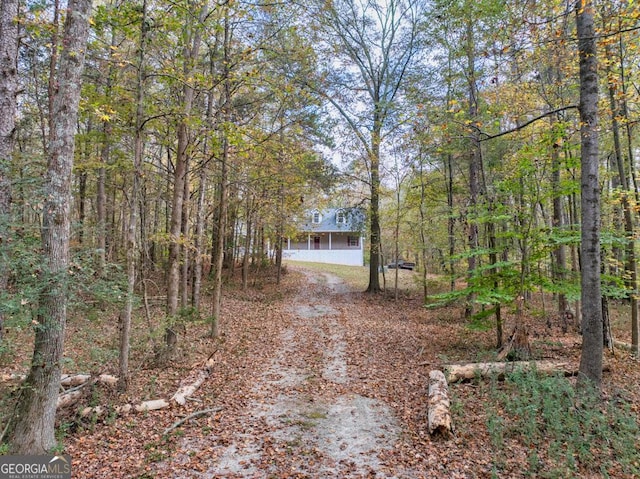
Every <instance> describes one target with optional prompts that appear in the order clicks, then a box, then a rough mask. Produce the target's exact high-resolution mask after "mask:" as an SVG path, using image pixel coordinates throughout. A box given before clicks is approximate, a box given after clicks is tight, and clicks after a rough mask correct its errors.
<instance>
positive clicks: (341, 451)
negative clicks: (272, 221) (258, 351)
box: [177, 272, 411, 478]
mask: <svg viewBox="0 0 640 479" xmlns="http://www.w3.org/2000/svg"><path fill="white" fill-rule="evenodd" d="M305 274H306V278H307V281H308V283H309V287H307V288H302V292H301V293H300V294H299V295H298V296H297V297H296V298H295V299H294V301H293V302H292V304H291V306H290V308H289V312H290V314H291V315H292V318H291V319H292V320H291V322H290V324H289V326H288V327H286V328H285V329H284V330H283V331H282V332H281V334H280V338H279V342H278V343H279V346H278V348H277V350H275V351H273V356H272V358H271V360H270V366H269V367H268V369H267V370H266V371H264V373H263V374H262V375H261V376H260V377H259V378H258V380H257V382H256V383H255V384H254V386H253V388H252V389H251V391H250V398H249V400H248V401H247V407H246V408H245V409H244V410H243V411H242V412H241V415H240V417H238V418H237V422H236V425H237V427H238V430H237V431H235V432H236V433H235V434H234V435H232V436H230V438H229V439H228V441H227V442H226V443H224V444H218V445H216V446H214V447H213V448H212V452H213V455H214V456H215V457H216V458H217V459H216V460H215V461H211V463H210V464H209V466H208V468H207V469H206V470H205V471H202V472H201V473H198V475H193V476H190V477H203V478H204V477H206V478H218V477H234V478H235V477H238V478H254V477H255V478H258V477H273V478H281V477H309V478H311V477H313V478H325V477H326V478H334V477H335V478H338V477H339V478H356V477H380V478H394V477H400V476H397V475H395V473H394V472H393V471H390V470H389V469H388V468H386V467H385V465H384V463H383V461H382V460H381V458H380V454H381V453H383V452H384V451H389V450H391V449H393V447H394V444H395V443H396V441H397V439H398V437H399V435H400V425H399V423H398V420H397V418H396V417H394V415H393V413H392V411H391V408H389V407H388V405H386V404H385V403H384V402H383V401H382V400H380V399H375V398H370V397H365V396H363V395H361V394H358V392H356V391H355V390H354V389H353V388H352V386H353V385H354V384H356V383H357V378H354V377H352V375H351V373H350V370H349V360H348V354H349V350H348V348H347V344H346V341H345V329H344V325H343V321H344V320H345V310H347V309H348V308H349V300H348V298H349V291H348V288H347V287H346V286H345V285H344V284H343V283H342V282H341V281H340V280H339V279H338V278H337V277H335V276H332V275H330V274H327V273H310V272H306V273H305ZM211 439H213V440H214V441H215V439H216V438H211ZM189 441H190V439H189V438H188V437H185V438H184V439H183V444H182V450H187V449H193V447H196V445H195V444H192V445H189ZM185 459H186V458H182V460H185ZM177 461H178V462H180V461H181V459H180V458H179V457H178V458H177ZM402 477H411V476H402Z"/></svg>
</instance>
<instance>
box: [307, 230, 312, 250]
mask: <svg viewBox="0 0 640 479" xmlns="http://www.w3.org/2000/svg"><path fill="white" fill-rule="evenodd" d="M307 249H308V250H309V251H311V234H308V235H307Z"/></svg>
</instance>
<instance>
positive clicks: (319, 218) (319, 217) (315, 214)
mask: <svg viewBox="0 0 640 479" xmlns="http://www.w3.org/2000/svg"><path fill="white" fill-rule="evenodd" d="M321 221H322V215H321V214H320V212H319V211H314V212H313V214H312V215H311V223H313V224H314V225H319V224H320V222H321Z"/></svg>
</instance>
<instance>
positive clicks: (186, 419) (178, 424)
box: [162, 407, 222, 436]
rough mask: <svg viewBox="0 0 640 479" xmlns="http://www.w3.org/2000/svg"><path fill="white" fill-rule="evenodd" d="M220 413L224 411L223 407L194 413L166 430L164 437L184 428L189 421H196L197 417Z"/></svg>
mask: <svg viewBox="0 0 640 479" xmlns="http://www.w3.org/2000/svg"><path fill="white" fill-rule="evenodd" d="M218 411H222V408H221V407H214V408H211V409H203V410H202V411H196V412H194V413H191V414H189V415H188V416H186V417H184V418H182V419H180V420H179V421H176V422H174V423H173V424H172V425H171V426H169V427H168V428H166V429H165V430H164V432H163V433H162V435H163V436H166V435H167V434H169V433H170V432H171V431H173V430H174V429H176V428H178V427H180V426H182V425H183V424H184V423H185V422H187V421H189V420H191V419H195V418H197V417H200V416H204V415H205V414H211V413H213V412H218Z"/></svg>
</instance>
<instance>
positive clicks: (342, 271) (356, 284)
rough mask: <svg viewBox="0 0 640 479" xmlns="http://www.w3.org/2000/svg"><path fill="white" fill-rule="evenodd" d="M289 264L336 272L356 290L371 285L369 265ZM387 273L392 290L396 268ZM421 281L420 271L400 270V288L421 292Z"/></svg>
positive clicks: (302, 262)
mask: <svg viewBox="0 0 640 479" xmlns="http://www.w3.org/2000/svg"><path fill="white" fill-rule="evenodd" d="M287 265H288V266H289V267H291V266H294V267H295V266H301V267H303V268H305V269H309V270H312V271H319V272H322V273H331V274H334V275H336V276H338V277H339V278H340V279H342V280H343V281H344V282H345V283H346V284H348V285H349V286H350V287H351V288H352V289H354V290H356V291H364V290H365V289H367V286H369V266H346V265H341V264H328V263H311V262H307V261H289V262H287ZM385 275H386V279H387V289H388V290H389V291H391V290H393V287H394V285H395V270H391V269H390V270H387V272H386V273H385ZM420 281H421V276H420V273H418V272H416V271H410V270H405V269H400V270H398V289H400V290H402V291H408V292H419V291H421V288H422V287H421V285H420ZM382 284H383V278H382V273H381V274H380V285H382Z"/></svg>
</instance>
